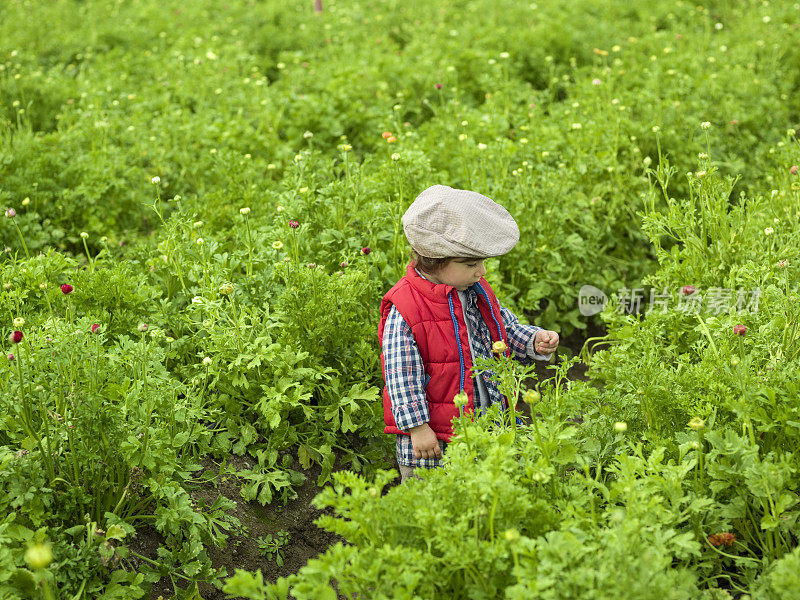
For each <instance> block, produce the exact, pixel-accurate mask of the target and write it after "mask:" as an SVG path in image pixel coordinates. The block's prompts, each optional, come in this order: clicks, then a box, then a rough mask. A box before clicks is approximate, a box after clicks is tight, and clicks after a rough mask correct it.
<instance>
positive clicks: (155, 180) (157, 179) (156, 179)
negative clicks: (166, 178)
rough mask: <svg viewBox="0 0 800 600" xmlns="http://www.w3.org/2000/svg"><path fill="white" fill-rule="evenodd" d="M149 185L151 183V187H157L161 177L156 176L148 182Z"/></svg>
mask: <svg viewBox="0 0 800 600" xmlns="http://www.w3.org/2000/svg"><path fill="white" fill-rule="evenodd" d="M150 183H152V184H153V185H158V184H159V183H161V177H159V176H158V175H156V176H155V177H153V178H152V179H151V180H150Z"/></svg>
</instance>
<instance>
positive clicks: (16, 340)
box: [8, 331, 22, 344]
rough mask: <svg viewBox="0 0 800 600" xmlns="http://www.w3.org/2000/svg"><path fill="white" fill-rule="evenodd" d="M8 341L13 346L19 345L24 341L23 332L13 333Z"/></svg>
mask: <svg viewBox="0 0 800 600" xmlns="http://www.w3.org/2000/svg"><path fill="white" fill-rule="evenodd" d="M8 341H9V342H11V343H12V344H19V343H20V342H21V341H22V332H21V331H12V332H11V333H9V334H8Z"/></svg>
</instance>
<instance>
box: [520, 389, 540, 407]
mask: <svg viewBox="0 0 800 600" xmlns="http://www.w3.org/2000/svg"><path fill="white" fill-rule="evenodd" d="M541 398H542V396H541V394H539V392H537V391H536V390H525V391H524V392H522V401H523V402H524V403H525V404H527V405H528V406H531V405H533V404H536V403H537V402H538V401H539V400H540V399H541Z"/></svg>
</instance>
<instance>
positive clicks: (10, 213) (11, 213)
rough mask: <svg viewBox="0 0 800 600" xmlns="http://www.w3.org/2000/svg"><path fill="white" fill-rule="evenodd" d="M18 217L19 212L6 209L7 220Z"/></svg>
mask: <svg viewBox="0 0 800 600" xmlns="http://www.w3.org/2000/svg"><path fill="white" fill-rule="evenodd" d="M16 216H17V211H15V210H14V209H13V208H8V209H6V219H13V218H14V217H16Z"/></svg>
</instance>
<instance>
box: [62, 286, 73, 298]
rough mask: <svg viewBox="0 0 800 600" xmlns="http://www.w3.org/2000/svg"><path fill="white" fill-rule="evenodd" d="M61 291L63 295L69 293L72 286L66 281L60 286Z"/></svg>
mask: <svg viewBox="0 0 800 600" xmlns="http://www.w3.org/2000/svg"><path fill="white" fill-rule="evenodd" d="M61 293H62V294H64V295H65V296H66V295H67V294H71V293H72V286H71V285H70V284H68V283H65V284H64V285H62V286H61Z"/></svg>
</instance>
